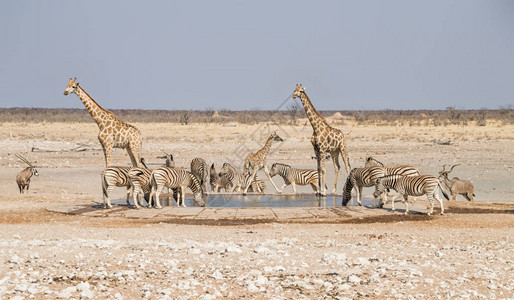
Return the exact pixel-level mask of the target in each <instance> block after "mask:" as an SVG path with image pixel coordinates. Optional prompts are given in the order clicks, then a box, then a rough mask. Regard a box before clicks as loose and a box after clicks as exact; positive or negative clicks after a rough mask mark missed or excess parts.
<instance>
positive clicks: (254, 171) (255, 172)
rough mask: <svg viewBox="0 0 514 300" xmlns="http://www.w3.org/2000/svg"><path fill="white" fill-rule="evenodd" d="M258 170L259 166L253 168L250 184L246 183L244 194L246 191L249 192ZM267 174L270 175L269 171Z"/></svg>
mask: <svg viewBox="0 0 514 300" xmlns="http://www.w3.org/2000/svg"><path fill="white" fill-rule="evenodd" d="M257 171H258V170H257V168H254V169H253V171H252V175H251V176H250V179H249V180H248V184H247V185H246V187H245V189H244V190H243V195H246V192H248V188H249V187H250V185H251V184H252V181H253V180H254V179H255V175H256V174H257ZM266 174H267V175H268V176H269V174H268V173H266ZM273 185H275V184H273ZM275 188H276V187H275Z"/></svg>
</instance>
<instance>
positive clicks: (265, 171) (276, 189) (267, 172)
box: [264, 165, 294, 193]
mask: <svg viewBox="0 0 514 300" xmlns="http://www.w3.org/2000/svg"><path fill="white" fill-rule="evenodd" d="M264 173H266V176H268V179H269V181H271V184H273V187H274V188H275V191H277V193H278V188H277V186H276V185H275V183H274V182H273V179H272V178H271V175H270V174H269V170H268V166H266V165H264ZM293 189H294V185H293Z"/></svg>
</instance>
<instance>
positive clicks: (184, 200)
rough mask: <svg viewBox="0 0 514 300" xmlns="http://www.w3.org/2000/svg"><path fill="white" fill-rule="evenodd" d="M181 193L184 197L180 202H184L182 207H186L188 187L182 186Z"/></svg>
mask: <svg viewBox="0 0 514 300" xmlns="http://www.w3.org/2000/svg"><path fill="white" fill-rule="evenodd" d="M180 193H181V194H182V197H181V198H182V199H181V200H180V202H181V203H182V207H186V187H185V186H183V187H180Z"/></svg>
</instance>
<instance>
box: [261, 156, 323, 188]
mask: <svg viewBox="0 0 514 300" xmlns="http://www.w3.org/2000/svg"><path fill="white" fill-rule="evenodd" d="M277 174H278V175H280V176H281V177H282V179H284V185H283V186H282V188H280V190H279V191H278V192H279V193H282V191H283V190H284V188H286V187H287V186H288V185H291V186H292V187H293V193H294V194H296V185H297V184H298V185H308V184H310V185H311V187H312V189H313V190H314V192H316V194H318V193H319V192H320V189H319V186H318V180H319V174H318V171H316V170H307V169H296V168H293V167H291V166H290V165H286V164H281V163H274V164H273V165H271V169H270V172H269V175H270V176H271V177H273V176H275V175H277Z"/></svg>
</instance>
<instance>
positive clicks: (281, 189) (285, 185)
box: [278, 183, 287, 194]
mask: <svg viewBox="0 0 514 300" xmlns="http://www.w3.org/2000/svg"><path fill="white" fill-rule="evenodd" d="M286 187H287V184H285V183H284V185H283V186H282V187H281V188H280V191H278V193H279V194H282V191H283V190H284V189H285V188H286Z"/></svg>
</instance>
